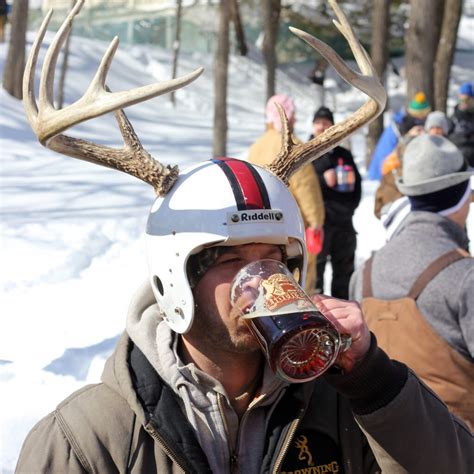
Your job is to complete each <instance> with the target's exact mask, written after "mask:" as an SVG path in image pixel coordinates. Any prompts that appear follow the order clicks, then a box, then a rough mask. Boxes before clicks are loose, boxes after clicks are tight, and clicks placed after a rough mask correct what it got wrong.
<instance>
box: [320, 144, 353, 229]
mask: <svg viewBox="0 0 474 474" xmlns="http://www.w3.org/2000/svg"><path fill="white" fill-rule="evenodd" d="M340 158H342V160H343V162H344V164H347V165H350V166H351V167H352V168H353V169H354V173H355V187H354V191H352V192H339V191H336V190H335V189H333V188H330V187H329V186H328V185H327V184H326V181H325V179H324V176H323V174H324V172H325V171H326V170H328V169H330V168H336V166H337V165H338V162H339V159H340ZM313 166H314V169H315V171H316V174H317V175H318V178H319V184H320V186H321V192H322V193H323V201H324V207H325V210H326V221H325V222H326V223H327V224H329V225H332V226H336V227H342V228H348V227H349V228H352V216H353V215H354V211H355V210H356V208H357V206H358V205H359V202H360V197H361V189H362V186H361V181H362V179H361V176H360V173H359V170H358V169H357V166H356V164H355V162H354V157H353V156H352V153H351V152H350V151H349V150H347V149H346V148H343V147H341V146H337V147H336V148H334V149H333V150H331V151H329V152H328V153H326V154H324V155H323V156H321V157H320V158H318V159H316V160H314V161H313Z"/></svg>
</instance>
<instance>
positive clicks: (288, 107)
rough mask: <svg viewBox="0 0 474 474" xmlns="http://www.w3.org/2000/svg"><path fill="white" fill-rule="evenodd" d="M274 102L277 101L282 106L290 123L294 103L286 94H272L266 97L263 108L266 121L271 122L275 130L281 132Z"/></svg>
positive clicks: (293, 112) (292, 116)
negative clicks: (265, 103) (265, 104)
mask: <svg viewBox="0 0 474 474" xmlns="http://www.w3.org/2000/svg"><path fill="white" fill-rule="evenodd" d="M275 102H278V103H279V104H280V105H281V106H282V107H283V110H284V111H285V114H286V116H287V117H288V121H289V122H290V123H291V121H292V120H293V119H294V117H295V103H294V102H293V101H292V100H291V99H290V98H289V97H288V96H287V95H283V94H278V95H274V96H272V97H270V98H269V99H268V102H267V107H266V109H265V113H266V116H267V123H271V124H272V125H273V128H274V129H275V130H276V131H277V132H281V119H280V114H279V113H278V109H277V108H276V107H275Z"/></svg>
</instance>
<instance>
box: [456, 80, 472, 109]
mask: <svg viewBox="0 0 474 474" xmlns="http://www.w3.org/2000/svg"><path fill="white" fill-rule="evenodd" d="M458 96H459V108H460V109H461V110H466V109H471V108H473V107H474V87H473V85H472V82H465V83H464V84H462V85H461V87H460V88H459V93H458Z"/></svg>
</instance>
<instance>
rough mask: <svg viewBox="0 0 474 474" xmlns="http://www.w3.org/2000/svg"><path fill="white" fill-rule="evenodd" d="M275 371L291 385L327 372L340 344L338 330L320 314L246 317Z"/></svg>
mask: <svg viewBox="0 0 474 474" xmlns="http://www.w3.org/2000/svg"><path fill="white" fill-rule="evenodd" d="M244 320H245V321H246V322H247V324H248V326H249V328H250V330H251V331H252V333H253V334H254V336H255V337H256V338H257V339H258V341H259V343H260V345H261V347H262V349H263V351H264V352H265V356H266V358H267V360H268V362H269V363H270V367H271V368H272V370H273V371H274V372H275V373H276V374H278V375H279V376H280V377H281V378H283V379H284V380H286V381H288V382H307V381H310V380H313V379H315V378H316V377H318V376H320V375H321V374H322V373H323V372H325V371H326V370H327V369H328V368H329V367H330V366H331V365H332V363H333V362H334V360H335V359H336V357H337V354H338V351H339V347H340V345H341V340H340V335H339V333H338V331H337V330H336V329H335V327H334V326H333V325H332V324H331V323H330V322H329V321H328V320H327V319H326V318H325V317H324V316H323V315H322V314H321V313H320V312H319V311H308V312H303V313H286V314H281V315H275V316H261V317H254V318H250V319H247V318H244Z"/></svg>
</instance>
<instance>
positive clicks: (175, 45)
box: [170, 0, 183, 106]
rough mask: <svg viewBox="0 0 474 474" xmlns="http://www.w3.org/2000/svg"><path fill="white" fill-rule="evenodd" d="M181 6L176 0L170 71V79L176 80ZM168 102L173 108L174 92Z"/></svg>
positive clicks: (181, 3) (179, 44) (178, 0)
mask: <svg viewBox="0 0 474 474" xmlns="http://www.w3.org/2000/svg"><path fill="white" fill-rule="evenodd" d="M182 5H183V2H182V0H176V29H175V35H174V43H173V69H172V71H171V79H176V74H177V73H178V58H179V48H180V46H181V13H182ZM170 101H171V103H172V104H173V106H175V105H176V96H175V91H172V92H171V94H170Z"/></svg>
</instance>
